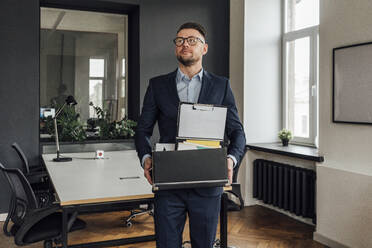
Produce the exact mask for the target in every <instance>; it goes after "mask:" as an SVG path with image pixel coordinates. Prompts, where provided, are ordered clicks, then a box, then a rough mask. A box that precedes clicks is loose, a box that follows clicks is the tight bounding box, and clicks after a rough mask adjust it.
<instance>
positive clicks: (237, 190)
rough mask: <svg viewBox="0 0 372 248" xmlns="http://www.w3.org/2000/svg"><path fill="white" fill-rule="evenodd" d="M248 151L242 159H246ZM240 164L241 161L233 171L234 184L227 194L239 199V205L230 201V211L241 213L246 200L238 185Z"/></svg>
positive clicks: (228, 205) (228, 206) (228, 207)
mask: <svg viewBox="0 0 372 248" xmlns="http://www.w3.org/2000/svg"><path fill="white" fill-rule="evenodd" d="M246 151H247V149H246V148H245V149H244V153H243V156H242V157H244V154H245V153H246ZM240 164H241V161H240V162H239V163H238V164H237V165H236V166H235V168H234V171H233V179H232V184H231V187H232V189H231V190H228V191H226V192H227V193H229V194H232V195H234V196H236V197H237V198H238V199H239V204H237V203H235V202H234V201H232V200H230V199H228V203H227V209H228V211H240V210H242V209H243V207H244V200H243V197H242V192H241V187H240V183H238V173H239V168H240Z"/></svg>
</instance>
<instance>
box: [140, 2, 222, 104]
mask: <svg viewBox="0 0 372 248" xmlns="http://www.w3.org/2000/svg"><path fill="white" fill-rule="evenodd" d="M140 3H141V9H140V27H141V31H140V39H141V43H140V49H141V106H142V100H143V96H144V94H145V91H146V88H147V85H148V80H149V79H150V78H152V77H154V76H157V75H161V74H165V73H169V72H171V71H173V70H175V69H176V68H177V60H176V58H175V55H174V46H173V43H172V40H173V39H174V37H175V36H176V32H177V30H178V28H179V26H180V25H182V24H183V23H185V22H188V21H195V22H199V23H201V24H202V25H203V26H204V27H205V28H206V30H207V35H206V36H207V37H206V40H207V43H208V46H209V51H208V53H207V55H205V57H204V58H203V65H204V68H205V69H206V70H208V71H211V72H213V73H215V74H218V75H221V76H228V68H229V1H227V0H203V1H201V0H189V1H182V0H141V1H140Z"/></svg>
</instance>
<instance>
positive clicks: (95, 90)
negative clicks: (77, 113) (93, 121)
mask: <svg viewBox="0 0 372 248" xmlns="http://www.w3.org/2000/svg"><path fill="white" fill-rule="evenodd" d="M104 79H105V60H104V59H89V102H91V103H93V105H94V106H97V107H100V108H102V87H103V84H104ZM94 117H97V116H96V113H95V111H94V108H93V107H92V106H91V107H90V109H89V118H94Z"/></svg>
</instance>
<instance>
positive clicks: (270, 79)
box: [0, 0, 372, 247]
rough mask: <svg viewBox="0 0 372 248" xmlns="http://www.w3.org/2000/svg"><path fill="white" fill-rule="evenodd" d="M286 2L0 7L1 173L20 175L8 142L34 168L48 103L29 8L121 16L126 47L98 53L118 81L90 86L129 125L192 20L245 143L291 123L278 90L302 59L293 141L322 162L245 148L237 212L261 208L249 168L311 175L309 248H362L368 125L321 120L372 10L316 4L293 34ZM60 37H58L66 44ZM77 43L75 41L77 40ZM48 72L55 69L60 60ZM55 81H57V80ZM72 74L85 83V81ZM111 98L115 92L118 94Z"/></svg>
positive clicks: (38, 32)
mask: <svg viewBox="0 0 372 248" xmlns="http://www.w3.org/2000/svg"><path fill="white" fill-rule="evenodd" d="M302 1H303V2H306V1H305V0H302ZM286 2H290V1H284V0H283V1H281V0H268V1H257V0H245V1H244V0H230V1H227V0H203V1H197V0H189V1H178V0H100V1H98V0H97V1H95V0H92V1H88V0H78V1H72V0H60V1H57V0H40V1H39V0H32V1H30V0H2V1H1V3H0V37H1V38H0V49H1V55H2V56H1V60H0V74H1V77H0V81H1V83H0V113H1V122H0V127H1V132H0V162H1V163H3V164H4V165H9V166H10V167H18V168H19V167H21V164H20V161H19V160H18V158H17V157H16V156H14V151H12V150H11V147H10V145H11V144H12V143H13V142H17V143H19V144H21V145H22V147H23V149H24V150H25V152H26V154H27V155H28V159H29V160H30V161H31V163H34V164H35V163H38V162H39V159H40V154H41V149H40V143H41V142H40V135H39V132H40V130H39V129H40V123H39V117H40V107H42V106H47V104H48V103H47V102H49V101H50V100H49V99H47V98H46V97H45V96H46V95H45V94H43V92H44V93H45V92H47V91H48V90H47V86H45V84H43V82H44V81H45V79H46V77H45V74H43V70H42V68H43V65H45V61H44V60H43V55H42V53H41V50H40V49H41V47H42V46H43V44H44V43H43V41H45V40H44V39H42V37H44V36H43V35H45V37H47V36H48V34H47V31H45V30H46V29H47V28H48V27H45V28H46V29H43V27H42V26H41V20H40V16H41V15H40V13H41V9H40V8H52V9H53V8H58V7H65V8H67V9H74V8H76V9H81V8H87V9H101V10H103V12H105V10H107V12H114V11H112V10H113V9H116V10H118V11H117V12H119V13H125V18H123V19H124V20H123V22H122V23H124V24H123V25H127V27H128V29H127V30H126V32H127V33H126V35H127V37H126V36H125V35H123V38H122V39H123V40H125V39H127V40H126V42H125V43H124V42H118V43H117V44H116V42H112V40H110V39H112V37H111V36H110V35H109V34H108V35H106V37H104V38H101V44H103V43H104V42H106V41H107V43H110V44H111V45H112V44H114V46H116V48H115V49H117V50H119V52H118V53H119V55H120V54H121V55H120V56H122V57H123V58H124V57H128V58H127V59H126V60H125V61H126V63H127V65H126V66H123V65H122V64H121V66H119V69H118V70H117V72H116V73H119V74H120V75H121V77H122V78H121V81H120V82H123V84H122V85H120V84H118V85H115V86H114V88H115V87H116V89H115V90H113V89H112V88H110V87H107V88H106V89H103V88H100V89H99V90H98V92H101V91H104V92H105V93H107V96H108V97H107V99H109V96H112V94H109V93H110V92H111V91H112V92H115V94H114V95H113V98H115V99H116V100H118V101H117V102H118V103H117V104H118V106H120V108H119V107H118V106H116V109H120V111H119V110H118V111H117V112H116V113H115V115H116V116H117V118H120V117H122V116H124V115H127V116H128V117H129V118H131V119H134V120H136V119H137V118H138V116H139V113H140V109H141V104H142V101H143V97H144V94H145V90H146V87H147V85H148V80H149V79H150V78H151V77H153V76H156V75H160V74H165V73H168V72H170V71H172V70H175V69H176V60H175V58H174V54H173V48H172V42H171V40H172V38H174V35H175V33H176V30H177V28H178V27H179V25H180V24H182V23H184V22H186V21H190V20H192V21H196V22H200V23H202V24H203V25H204V26H205V27H206V29H207V41H208V43H209V53H208V54H207V56H206V57H205V60H204V68H205V69H206V70H208V71H211V72H214V73H215V74H218V75H222V76H226V77H229V78H230V80H231V87H232V89H233V92H234V95H235V100H236V103H237V107H238V110H239V114H240V118H241V121H242V123H243V125H244V128H245V133H246V138H247V142H248V143H249V144H252V143H272V142H277V141H278V138H277V133H278V131H279V130H280V129H282V128H283V127H286V126H288V125H290V123H292V125H294V126H298V125H297V124H296V122H295V121H294V120H292V122H291V121H290V120H291V118H287V117H288V115H291V113H293V111H292V112H291V111H289V114H288V110H291V108H288V105H287V100H288V99H287V98H286V97H288V93H287V90H288V88H287V86H288V84H287V83H286V82H289V85H290V81H291V80H290V78H289V77H288V75H287V74H289V73H288V70H290V69H291V68H292V67H291V65H290V63H289V64H288V63H287V62H288V59H290V57H291V56H296V54H297V53H296V50H295V47H296V46H297V47H302V48H304V47H305V48H306V47H307V48H308V50H306V52H304V53H303V52H299V53H298V54H301V55H299V57H301V56H307V57H308V58H311V59H312V60H309V61H312V62H309V65H308V68H310V69H309V71H307V73H308V75H311V76H309V78H308V79H307V82H306V84H305V88H306V87H307V88H308V91H306V93H305V98H306V97H307V99H310V100H309V101H308V102H307V104H308V105H307V108H308V109H311V111H309V113H308V115H307V116H305V117H302V119H300V120H299V122H297V123H300V124H302V125H300V126H301V128H302V129H301V128H300V129H299V130H298V131H295V132H297V134H298V135H297V138H298V139H297V141H298V142H300V143H303V144H306V145H309V144H310V145H311V144H312V145H315V146H316V147H317V149H318V152H319V155H321V156H324V161H323V162H314V161H307V160H303V159H299V158H293V157H289V156H284V155H276V154H272V153H265V152H260V151H254V150H248V152H247V154H246V156H245V159H244V160H243V162H242V165H241V169H240V172H239V182H240V183H241V184H242V191H243V198H244V199H245V205H246V206H250V205H254V204H260V205H265V204H264V203H262V202H261V201H258V200H257V199H255V198H253V195H252V191H253V185H252V181H253V161H254V160H255V159H257V158H264V159H268V160H272V161H277V162H282V163H288V164H291V165H296V166H298V167H303V168H308V169H312V170H314V171H316V204H315V206H316V231H315V233H314V239H315V240H317V241H319V242H321V243H323V244H326V245H328V246H330V247H370V246H372V236H371V235H370V227H371V226H372V183H371V182H372V180H371V179H372V178H371V177H372V164H371V160H370V151H371V148H372V142H371V140H372V132H371V130H372V129H371V128H372V127H371V126H370V125H357V124H342V123H334V122H333V121H332V49H333V48H336V47H340V46H346V45H352V44H358V43H363V42H371V41H372V26H371V25H370V23H371V22H372V2H371V1H370V0H358V1H348V0H320V1H319V23H316V24H315V25H310V26H309V27H306V25H305V27H295V26H293V27H292V28H293V30H289V29H290V28H291V25H289V24H288V23H287V21H286V20H287V18H286V16H285V13H286V12H285V11H286ZM294 2H301V1H294ZM128 6H130V7H128ZM307 10H308V9H307ZM70 11H71V12H73V11H72V10H70ZM111 14H113V16H115V15H118V13H111ZM116 17H117V16H116ZM119 18H120V17H119ZM170 20H171V21H170ZM297 28H298V29H301V30H302V31H301V32H299V33H300V34H299V33H296V32H292V33H291V32H290V31H296V29H297ZM302 28H303V29H302ZM304 30H305V31H304ZM85 31H90V32H96V30H85ZM71 32H72V31H71ZM110 32H111V33H112V32H114V31H112V30H111V31H110ZM61 33H63V32H61ZM67 33H68V32H65V33H64V35H65V36H66V37H68V34H67ZM79 35H80V38H81V39H84V37H83V36H84V34H79ZM297 35H299V36H297ZM301 35H305V36H301ZM75 37H76V35H75ZM304 37H305V38H304ZM306 37H307V38H306ZM314 37H315V38H314ZM303 38H304V39H303ZM66 42H68V39H66ZM121 44H126V46H121ZM293 44H296V46H293ZM65 47H67V46H65ZM314 49H315V50H314ZM302 51H303V50H302ZM291 52H292V53H291ZM291 54H292V55H291ZM82 56H83V55H82ZM80 57H81V56H80ZM92 59H97V60H96V62H97V63H98V64H99V59H100V58H98V57H94V58H92ZM51 60H52V61H53V58H52V59H51ZM55 60H56V59H54V61H55ZM43 61H44V62H43ZM121 61H122V62H123V60H121ZM93 62H94V61H93ZM55 63H56V65H59V66H61V64H58V63H60V62H58V61H55ZM65 63H66V61H65ZM123 63H124V62H123ZM311 63H313V64H311ZM48 65H49V66H52V65H53V63H48ZM76 68H77V67H76ZM66 70H68V68H65V71H66ZM76 70H78V69H76ZM123 71H125V72H126V73H123ZM65 74H66V76H68V73H65ZM65 74H64V75H65ZM80 75H83V76H84V77H86V78H89V72H85V73H82V74H80ZM126 77H128V78H126ZM43 80H44V81H43ZM48 80H49V79H48ZM75 80H76V81H75V82H78V80H77V79H76V78H75ZM87 80H89V79H87ZM90 80H92V86H91V87H94V85H97V84H98V85H99V84H100V83H99V82H100V81H99V80H100V75H93V76H92V77H91V78H90ZM46 81H47V80H46ZM44 86H45V87H44ZM49 87H51V91H52V93H51V95H53V94H54V93H56V92H57V91H58V89H57V88H56V87H57V86H49ZM74 87H76V90H75V88H74ZM74 87H72V86H69V85H67V86H66V88H67V91H69V90H70V91H71V93H72V92H74V93H76V91H77V90H78V88H79V87H77V86H76V85H75V86H74ZM84 87H89V85H85V86H84ZM98 88H99V87H98ZM117 89H119V90H117ZM120 89H122V90H124V92H125V94H123V93H122V94H121V92H120ZM120 95H121V96H122V97H121V99H119V98H120ZM124 96H125V97H124ZM300 97H301V94H300ZM302 97H303V98H304V96H303V95H302ZM44 99H45V100H44ZM81 99H83V100H84V101H85V105H81V106H86V105H87V104H88V103H89V100H91V99H89V96H88V95H87V94H85V95H84V94H82V95H81ZM92 99H93V98H92ZM100 101H101V100H98V101H97V102H100ZM120 101H121V102H120ZM81 108H83V107H81ZM292 110H293V109H292ZM81 111H82V112H81V115H82V117H83V118H88V117H89V115H90V113H89V107H87V108H85V109H83V110H81ZM304 118H305V119H304ZM306 118H308V119H306ZM304 123H305V124H304ZM293 128H294V127H293ZM156 135H157V134H155V136H156ZM304 137H305V138H304ZM0 185H1V186H0V213H2V214H1V217H2V219H5V218H4V216H5V214H6V213H7V210H8V209H7V208H8V201H9V197H10V193H9V192H8V189H7V187H5V186H4V178H3V175H0ZM265 206H267V205H265ZM267 207H270V206H267ZM274 209H275V208H274ZM276 210H277V211H281V212H284V213H285V211H282V210H280V209H276ZM287 214H288V213H287ZM289 215H290V216H292V217H293V218H297V219H300V220H301V221H304V222H307V223H310V222H311V221H310V220H306V219H301V218H299V217H296V216H294V215H291V214H289Z"/></svg>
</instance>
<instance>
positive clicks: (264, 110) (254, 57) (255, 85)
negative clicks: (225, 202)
mask: <svg viewBox="0 0 372 248" xmlns="http://www.w3.org/2000/svg"><path fill="white" fill-rule="evenodd" d="M244 12H245V13H244V51H243V52H244V87H243V88H242V90H243V91H244V99H243V106H244V109H243V111H244V115H243V120H244V122H243V124H244V130H245V134H246V138H247V143H268V142H275V141H277V140H278V138H277V132H278V131H279V130H280V128H281V1H277V0H266V1H257V0H245V1H244ZM254 158H255V156H254V155H253V153H252V152H247V155H246V159H245V161H243V162H244V164H242V165H241V167H245V168H244V170H243V168H242V169H241V170H242V171H241V172H240V173H239V174H240V176H241V178H240V179H241V181H244V184H243V185H242V189H243V192H242V193H243V198H244V199H245V205H252V204H256V203H257V201H256V200H254V199H253V198H252V178H253V176H252V175H253V165H252V161H253V160H254ZM243 173H244V175H242V174H243Z"/></svg>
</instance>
